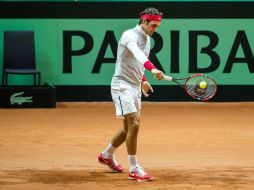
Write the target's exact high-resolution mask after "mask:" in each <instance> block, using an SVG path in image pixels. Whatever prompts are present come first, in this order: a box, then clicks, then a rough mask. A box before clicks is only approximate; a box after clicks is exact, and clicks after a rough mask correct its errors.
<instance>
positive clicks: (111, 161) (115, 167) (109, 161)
mask: <svg viewBox="0 0 254 190" xmlns="http://www.w3.org/2000/svg"><path fill="white" fill-rule="evenodd" d="M98 162H99V163H101V164H104V165H107V166H108V167H109V169H111V170H112V171H113V172H118V173H121V172H123V169H124V168H123V166H121V165H120V164H118V163H117V161H116V158H115V156H114V155H113V157H112V158H104V157H103V156H102V153H100V155H99V156H98Z"/></svg>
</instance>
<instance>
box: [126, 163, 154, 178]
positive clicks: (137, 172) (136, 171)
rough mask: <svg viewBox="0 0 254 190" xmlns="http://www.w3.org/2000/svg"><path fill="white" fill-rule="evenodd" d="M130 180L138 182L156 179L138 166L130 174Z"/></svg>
mask: <svg viewBox="0 0 254 190" xmlns="http://www.w3.org/2000/svg"><path fill="white" fill-rule="evenodd" d="M128 179H132V180H137V181H152V180H153V179H154V178H153V177H152V176H150V175H148V174H147V173H146V172H145V171H144V169H143V168H141V167H140V166H137V167H135V168H134V169H133V170H132V171H130V172H129V176H128Z"/></svg>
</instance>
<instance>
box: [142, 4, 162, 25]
mask: <svg viewBox="0 0 254 190" xmlns="http://www.w3.org/2000/svg"><path fill="white" fill-rule="evenodd" d="M144 14H148V15H160V16H162V12H160V11H159V10H158V9H156V8H154V7H149V8H147V9H145V10H143V11H142V12H140V13H139V16H140V17H141V16H142V15H144ZM141 22H142V20H140V21H139V24H141ZM148 22H150V21H148Z"/></svg>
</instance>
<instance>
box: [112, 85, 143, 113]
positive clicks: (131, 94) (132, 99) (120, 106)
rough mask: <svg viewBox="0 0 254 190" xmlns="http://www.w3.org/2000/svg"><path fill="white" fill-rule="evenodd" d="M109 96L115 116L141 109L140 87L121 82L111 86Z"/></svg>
mask: <svg viewBox="0 0 254 190" xmlns="http://www.w3.org/2000/svg"><path fill="white" fill-rule="evenodd" d="M111 95H112V99H113V102H114V104H115V108H116V116H117V117H120V118H121V117H123V116H124V115H126V114H129V113H134V112H138V111H140V109H141V87H137V86H132V85H130V84H126V83H123V82H114V83H112V84H111Z"/></svg>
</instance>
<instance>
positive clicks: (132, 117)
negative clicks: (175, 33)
mask: <svg viewBox="0 0 254 190" xmlns="http://www.w3.org/2000/svg"><path fill="white" fill-rule="evenodd" d="M161 19H162V13H161V12H159V11H158V10H157V9H155V8H147V9H145V10H144V11H142V12H141V13H140V21H139V24H138V25H137V26H136V27H134V28H132V29H129V30H127V31H125V32H124V33H123V34H122V36H121V39H120V41H119V43H118V50H117V61H116V68H115V74H114V76H113V79H112V82H111V95H112V99H113V102H114V104H115V108H116V115H117V117H119V118H122V119H123V128H121V129H120V130H119V131H117V133H116V134H115V135H114V136H113V138H112V140H111V142H110V143H109V145H108V146H107V147H106V149H105V150H104V151H102V153H101V154H100V155H99V156H98V161H99V163H101V164H104V165H107V166H108V167H109V168H110V169H111V170H112V171H113V172H122V171H123V169H124V168H123V166H121V165H120V164H118V162H117V161H116V158H115V156H114V152H115V150H116V149H117V148H118V147H119V146H120V145H121V144H122V143H123V142H126V147H127V152H128V159H129V162H130V169H129V176H128V178H129V179H133V180H137V181H151V180H153V177H152V176H151V175H148V174H147V173H146V172H145V171H144V169H143V168H142V167H141V166H140V165H139V163H138V159H137V136H138V131H139V126H140V110H141V91H142V92H143V94H144V96H145V97H148V96H149V95H148V92H149V91H151V92H153V89H152V87H151V85H150V84H149V83H148V81H147V80H146V77H145V75H144V72H145V69H147V70H149V71H150V72H152V74H153V75H154V77H155V78H156V79H158V80H161V79H163V77H164V74H163V72H162V71H160V70H158V69H156V67H155V66H154V65H153V64H152V63H151V62H150V61H149V59H148V56H149V53H150V36H152V35H153V34H154V33H155V32H156V31H157V29H158V28H159V27H160V24H161Z"/></svg>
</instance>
